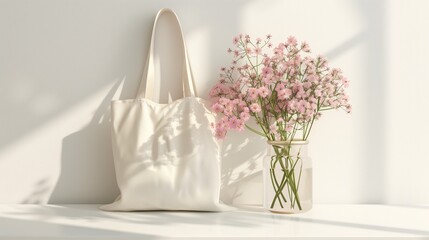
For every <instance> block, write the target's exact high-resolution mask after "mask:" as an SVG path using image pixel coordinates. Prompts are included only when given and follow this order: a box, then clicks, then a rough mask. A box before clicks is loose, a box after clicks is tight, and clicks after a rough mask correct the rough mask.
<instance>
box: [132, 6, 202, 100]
mask: <svg viewBox="0 0 429 240" xmlns="http://www.w3.org/2000/svg"><path fill="white" fill-rule="evenodd" d="M164 13H170V14H172V15H173V16H174V19H175V20H176V23H177V27H178V28H179V31H180V38H181V42H182V44H181V45H182V50H183V55H184V61H183V71H182V90H183V96H184V97H196V96H197V94H196V91H195V83H194V78H193V74H192V70H191V65H190V63H189V59H188V52H187V50H186V44H185V39H184V37H183V32H182V27H181V25H180V21H179V18H178V17H177V15H176V13H175V12H174V11H173V10H171V9H168V8H163V9H161V10H159V12H158V14H157V15H156V18H155V22H154V23H153V28H152V37H151V40H150V47H149V53H148V57H147V60H146V66H145V68H144V72H143V76H142V79H141V81H140V87H139V90H138V92H137V96H136V98H146V99H149V100H152V101H153V93H154V82H155V66H154V42H155V33H156V26H157V23H158V19H159V18H160V17H161V16H162V14H164Z"/></svg>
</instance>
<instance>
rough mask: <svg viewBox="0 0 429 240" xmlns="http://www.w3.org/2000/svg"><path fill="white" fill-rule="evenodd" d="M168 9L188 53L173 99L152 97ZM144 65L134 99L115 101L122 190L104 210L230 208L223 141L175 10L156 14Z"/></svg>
mask: <svg viewBox="0 0 429 240" xmlns="http://www.w3.org/2000/svg"><path fill="white" fill-rule="evenodd" d="M164 13H170V14H172V15H174V16H175V19H176V20H177V26H178V28H179V29H180V33H181V39H179V41H181V42H182V43H183V44H182V46H183V53H184V64H183V75H182V84H183V92H184V97H183V98H182V99H179V100H176V101H174V102H172V103H169V104H159V103H156V102H154V101H153V99H152V96H153V88H154V79H155V76H154V75H155V74H154V73H155V70H154V61H153V56H154V54H153V52H154V40H155V36H154V35H155V29H156V26H157V22H158V19H159V17H161V16H162V15H163V14H164ZM145 69H146V70H145V73H144V74H143V78H142V81H141V83H140V87H139V92H138V94H137V96H136V98H135V99H129V100H118V101H112V105H111V108H112V111H111V114H112V115H111V121H112V147H113V155H114V162H115V170H116V178H117V182H118V186H119V189H120V192H121V195H120V196H119V197H118V198H117V199H116V201H115V202H113V203H111V204H108V205H105V206H102V207H101V209H103V210H107V211H138V210H191V211H222V210H227V209H230V208H229V207H227V206H225V205H223V204H221V203H219V192H220V152H219V151H220V146H219V143H218V142H217V140H216V139H215V138H214V135H213V132H212V131H213V130H212V128H211V123H212V122H214V120H215V116H214V114H213V113H212V112H211V111H210V110H209V108H208V106H207V103H206V101H205V100H203V99H201V98H198V97H197V96H196V94H195V87H194V82H193V76H192V72H191V68H190V64H189V60H188V56H187V51H186V46H185V42H184V38H183V33H182V30H181V27H180V23H179V20H178V18H177V16H176V14H175V13H174V12H173V11H172V10H170V9H162V10H160V11H159V12H158V14H157V15H156V18H155V22H154V26H153V30H152V39H151V44H150V49H149V55H148V59H147V62H146V68H145ZM145 83H146V84H145Z"/></svg>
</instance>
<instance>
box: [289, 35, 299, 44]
mask: <svg viewBox="0 0 429 240" xmlns="http://www.w3.org/2000/svg"><path fill="white" fill-rule="evenodd" d="M287 43H288V44H289V45H292V46H296V45H297V41H296V38H295V37H294V36H289V37H288V39H287Z"/></svg>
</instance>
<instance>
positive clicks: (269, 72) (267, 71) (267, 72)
mask: <svg viewBox="0 0 429 240" xmlns="http://www.w3.org/2000/svg"><path fill="white" fill-rule="evenodd" d="M272 74H273V69H272V68H271V67H264V68H263V69H262V75H263V76H271V75H272Z"/></svg>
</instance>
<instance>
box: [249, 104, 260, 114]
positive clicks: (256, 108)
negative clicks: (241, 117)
mask: <svg viewBox="0 0 429 240" xmlns="http://www.w3.org/2000/svg"><path fill="white" fill-rule="evenodd" d="M250 111H252V112H254V113H258V112H260V111H261V107H260V106H259V104H257V103H252V105H250Z"/></svg>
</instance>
